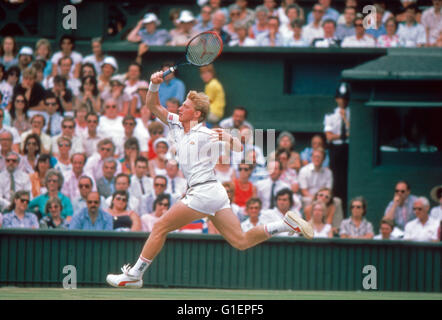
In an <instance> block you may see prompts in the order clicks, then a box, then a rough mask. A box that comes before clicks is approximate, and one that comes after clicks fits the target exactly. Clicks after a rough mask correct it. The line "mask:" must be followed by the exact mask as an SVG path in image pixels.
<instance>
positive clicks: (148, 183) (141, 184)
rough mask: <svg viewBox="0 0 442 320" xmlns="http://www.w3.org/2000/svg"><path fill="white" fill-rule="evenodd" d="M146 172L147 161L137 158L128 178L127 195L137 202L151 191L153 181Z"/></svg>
mask: <svg viewBox="0 0 442 320" xmlns="http://www.w3.org/2000/svg"><path fill="white" fill-rule="evenodd" d="M148 172H149V168H148V162H147V159H146V158H144V157H141V156H140V157H138V158H137V159H136V160H135V169H134V172H133V174H132V176H131V178H130V189H129V193H130V195H131V197H135V198H137V199H138V200H139V201H140V200H141V197H142V196H143V195H145V194H147V193H150V192H152V189H153V179H152V178H150V177H148V175H147V174H148ZM186 186H187V184H186Z"/></svg>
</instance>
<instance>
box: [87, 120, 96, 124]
mask: <svg viewBox="0 0 442 320" xmlns="http://www.w3.org/2000/svg"><path fill="white" fill-rule="evenodd" d="M87 123H98V120H88V121H87Z"/></svg>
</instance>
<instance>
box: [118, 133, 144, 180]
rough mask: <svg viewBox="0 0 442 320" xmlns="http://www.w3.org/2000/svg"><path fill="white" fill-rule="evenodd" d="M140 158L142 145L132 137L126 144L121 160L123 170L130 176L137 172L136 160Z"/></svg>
mask: <svg viewBox="0 0 442 320" xmlns="http://www.w3.org/2000/svg"><path fill="white" fill-rule="evenodd" d="M139 156H140V145H139V144H138V140H137V138H135V137H130V138H129V139H127V140H126V142H125V143H124V151H123V157H122V158H121V159H120V163H121V170H122V172H123V173H126V174H128V175H131V174H133V171H134V170H135V160H136V159H137V158H138V157H139Z"/></svg>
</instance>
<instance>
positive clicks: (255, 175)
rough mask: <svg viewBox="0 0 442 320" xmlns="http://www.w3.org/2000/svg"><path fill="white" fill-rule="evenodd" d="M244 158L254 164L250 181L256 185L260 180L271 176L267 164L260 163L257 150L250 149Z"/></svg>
mask: <svg viewBox="0 0 442 320" xmlns="http://www.w3.org/2000/svg"><path fill="white" fill-rule="evenodd" d="M244 159H245V160H246V161H247V163H251V164H252V165H253V170H252V175H251V176H250V182H252V183H253V184H254V185H256V183H257V182H258V181H261V180H265V179H267V178H268V177H269V172H268V171H267V168H266V166H265V165H260V164H258V162H257V160H256V151H255V150H249V151H248V152H246V154H245V156H244ZM269 161H270V160H269Z"/></svg>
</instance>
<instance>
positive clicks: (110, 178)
mask: <svg viewBox="0 0 442 320" xmlns="http://www.w3.org/2000/svg"><path fill="white" fill-rule="evenodd" d="M102 172H103V173H102V176H101V177H100V178H99V179H98V180H96V181H97V190H98V193H99V194H100V196H102V197H104V198H108V197H110V196H111V195H112V194H113V193H114V192H115V173H116V172H117V160H116V159H115V158H112V157H109V158H106V159H104V160H103V163H102Z"/></svg>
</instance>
